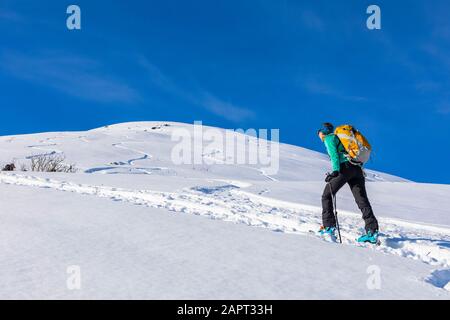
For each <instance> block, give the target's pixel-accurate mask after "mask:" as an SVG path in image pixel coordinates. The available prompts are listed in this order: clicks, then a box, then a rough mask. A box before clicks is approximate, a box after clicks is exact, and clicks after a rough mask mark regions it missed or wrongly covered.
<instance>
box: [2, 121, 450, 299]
mask: <svg viewBox="0 0 450 320" xmlns="http://www.w3.org/2000/svg"><path fill="white" fill-rule="evenodd" d="M177 128H185V129H187V130H193V129H192V126H191V125H188V124H180V123H174V122H136V123H124V124H118V125H113V126H107V127H102V128H98V129H95V130H90V131H86V132H55V133H40V134H33V135H19V136H7V137H0V150H1V152H0V163H1V164H2V165H4V164H6V163H10V162H11V161H13V160H14V161H15V162H16V164H21V163H29V160H27V159H28V158H29V157H30V156H33V155H37V154H58V153H64V155H65V156H66V159H67V161H68V162H69V163H76V165H77V167H78V168H79V169H80V170H79V172H78V173H37V172H29V171H28V172H21V171H15V172H2V173H1V174H0V194H1V197H0V205H1V213H0V220H1V225H2V226H3V231H2V233H0V246H1V247H2V250H1V255H2V257H1V259H0V283H1V284H2V286H1V287H0V298H4V299H12V298H27V299H34V298H39V299H96V298H104V299H129V298H131V299H135V298H136V299H139V298H144V299H169V298H170V299H241V298H242V299H312V298H318V299H342V298H350V299H402V298H406V299H435V298H437V299H449V298H450V293H449V291H448V287H449V284H448V283H449V281H450V273H449V272H450V215H449V209H448V208H449V207H450V186H449V185H432V184H418V183H414V182H411V181H408V180H406V179H402V178H400V177H395V176H392V175H388V174H384V173H380V172H375V171H368V172H367V174H368V181H370V182H369V183H368V192H369V197H370V199H371V201H372V205H373V207H374V210H375V213H376V215H377V216H378V217H379V220H380V225H381V229H382V232H383V235H382V237H381V245H380V246H377V247H372V246H369V245H358V244H356V243H355V238H356V237H357V236H358V234H359V233H360V232H361V230H362V227H363V224H362V220H361V218H360V213H359V211H358V209H357V207H356V204H355V203H354V200H353V198H352V196H351V194H350V192H349V191H348V190H346V189H344V190H342V191H341V192H340V193H339V196H338V199H337V200H338V209H339V222H340V225H341V233H342V237H343V242H344V244H343V245H340V244H335V243H327V242H325V241H323V240H322V239H320V238H319V237H318V236H317V235H316V234H315V233H314V231H316V230H318V228H319V226H320V223H321V219H320V214H321V208H320V196H321V193H322V190H323V188H324V183H323V177H324V173H325V172H326V171H329V170H330V168H329V166H330V164H329V161H328V159H327V157H326V156H325V155H323V154H321V153H317V152H314V151H310V150H307V149H304V148H300V147H296V146H290V145H285V144H280V170H279V172H278V173H277V174H276V175H269V174H267V172H266V171H265V168H263V167H260V166H258V165H226V164H223V161H222V162H221V158H220V156H221V154H223V150H216V151H215V152H214V154H204V155H203V156H204V157H208V158H209V159H210V160H211V159H216V160H217V161H216V163H215V164H213V165H179V166H178V165H174V164H173V162H172V161H171V158H170V155H171V150H172V148H173V146H174V144H175V142H172V141H171V133H172V132H173V130H175V129H177ZM17 167H19V165H17ZM70 266H79V268H80V270H81V288H80V289H78V290H70V289H69V288H68V286H67V279H68V277H69V275H68V273H67V268H68V267H70ZM374 268H375V269H374ZM372 269H374V270H379V275H380V281H379V286H378V287H377V288H375V289H374V288H372V287H371V286H370V285H369V284H368V281H370V280H371V279H373V278H371V275H370V272H369V271H368V270H372Z"/></svg>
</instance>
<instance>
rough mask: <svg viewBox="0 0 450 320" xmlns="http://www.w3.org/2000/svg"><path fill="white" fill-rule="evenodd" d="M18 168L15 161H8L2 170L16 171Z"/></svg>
mask: <svg viewBox="0 0 450 320" xmlns="http://www.w3.org/2000/svg"><path fill="white" fill-rule="evenodd" d="M14 170H16V165H15V164H14V163H8V164H7V165H5V166H4V167H3V169H2V171H14Z"/></svg>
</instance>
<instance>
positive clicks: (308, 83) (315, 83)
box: [303, 78, 367, 102]
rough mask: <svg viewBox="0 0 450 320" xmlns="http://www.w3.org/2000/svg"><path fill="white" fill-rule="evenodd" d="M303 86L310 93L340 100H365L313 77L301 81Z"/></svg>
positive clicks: (365, 99)
mask: <svg viewBox="0 0 450 320" xmlns="http://www.w3.org/2000/svg"><path fill="white" fill-rule="evenodd" d="M303 87H304V88H305V90H306V91H307V92H308V93H310V94H315V95H322V96H329V97H333V98H336V99H340V100H347V101H353V102H363V101H367V98H365V97H361V96H356V95H348V94H346V93H344V92H342V91H340V90H338V89H337V88H335V87H333V86H331V85H330V84H328V83H324V82H321V81H319V80H317V79H315V78H308V79H306V80H305V81H303Z"/></svg>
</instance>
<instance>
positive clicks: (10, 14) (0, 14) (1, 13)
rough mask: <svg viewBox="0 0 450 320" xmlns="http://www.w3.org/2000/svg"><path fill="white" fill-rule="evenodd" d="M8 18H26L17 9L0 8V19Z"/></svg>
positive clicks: (15, 19)
mask: <svg viewBox="0 0 450 320" xmlns="http://www.w3.org/2000/svg"><path fill="white" fill-rule="evenodd" d="M1 20H6V21H10V22H21V21H23V20H24V18H23V16H22V15H21V14H19V13H18V12H16V11H12V10H9V9H5V8H0V21H1Z"/></svg>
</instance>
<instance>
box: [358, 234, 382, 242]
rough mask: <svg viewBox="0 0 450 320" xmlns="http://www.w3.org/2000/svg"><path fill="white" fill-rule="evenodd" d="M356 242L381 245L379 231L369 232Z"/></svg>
mask: <svg viewBox="0 0 450 320" xmlns="http://www.w3.org/2000/svg"><path fill="white" fill-rule="evenodd" d="M356 241H358V242H359V243H371V244H379V241H378V231H367V233H366V234H364V235H362V236H361V237H359V238H358V239H357V240H356Z"/></svg>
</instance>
